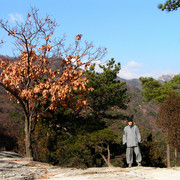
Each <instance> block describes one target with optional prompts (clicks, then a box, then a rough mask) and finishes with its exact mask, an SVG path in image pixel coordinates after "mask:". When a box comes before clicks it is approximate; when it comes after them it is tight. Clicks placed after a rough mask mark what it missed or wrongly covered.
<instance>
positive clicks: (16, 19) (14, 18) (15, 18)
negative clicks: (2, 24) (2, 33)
mask: <svg viewBox="0 0 180 180" xmlns="http://www.w3.org/2000/svg"><path fill="white" fill-rule="evenodd" d="M9 21H10V22H13V23H15V22H20V23H22V22H24V19H23V16H22V15H21V14H18V13H16V14H9Z"/></svg>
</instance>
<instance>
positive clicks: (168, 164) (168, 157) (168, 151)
mask: <svg viewBox="0 0 180 180" xmlns="http://www.w3.org/2000/svg"><path fill="white" fill-rule="evenodd" d="M167 167H168V168H169V167H171V163H170V145H169V142H167Z"/></svg>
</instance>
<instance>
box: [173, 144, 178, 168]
mask: <svg viewBox="0 0 180 180" xmlns="http://www.w3.org/2000/svg"><path fill="white" fill-rule="evenodd" d="M174 157H175V167H176V166H177V160H178V148H177V147H175V149H174Z"/></svg>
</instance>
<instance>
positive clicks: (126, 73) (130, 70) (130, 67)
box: [118, 61, 142, 79]
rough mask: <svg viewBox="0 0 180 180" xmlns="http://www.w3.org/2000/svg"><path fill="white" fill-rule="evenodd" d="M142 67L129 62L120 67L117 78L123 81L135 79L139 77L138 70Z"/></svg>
mask: <svg viewBox="0 0 180 180" xmlns="http://www.w3.org/2000/svg"><path fill="white" fill-rule="evenodd" d="M141 67H142V65H141V64H139V63H137V62H135V61H130V62H128V63H127V65H125V66H124V67H123V66H122V68H121V70H120V72H119V74H118V76H119V77H121V78H124V79H136V78H139V77H140V70H141Z"/></svg>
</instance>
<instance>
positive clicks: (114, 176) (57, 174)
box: [0, 151, 180, 180]
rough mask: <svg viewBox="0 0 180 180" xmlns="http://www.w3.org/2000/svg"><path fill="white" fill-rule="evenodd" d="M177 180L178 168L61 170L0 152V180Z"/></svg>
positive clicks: (178, 176) (179, 169) (9, 153)
mask: <svg viewBox="0 0 180 180" xmlns="http://www.w3.org/2000/svg"><path fill="white" fill-rule="evenodd" d="M1 179H7V180H23V179H27V180H29V179H30V180H31V179H34V180H38V179H41V180H42V179H51V180H52V179H54V180H55V179H60V180H86V179H88V180H97V179H99V180H101V179H102V180H142V179H145V180H169V179H170V180H179V179H180V167H176V168H169V169H167V168H152V167H132V168H119V167H114V168H88V169H75V168H61V167H55V166H51V165H49V164H46V163H40V162H35V161H33V162H28V161H26V159H25V158H23V157H21V156H20V155H18V154H15V153H12V152H5V151H0V180H1Z"/></svg>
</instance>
